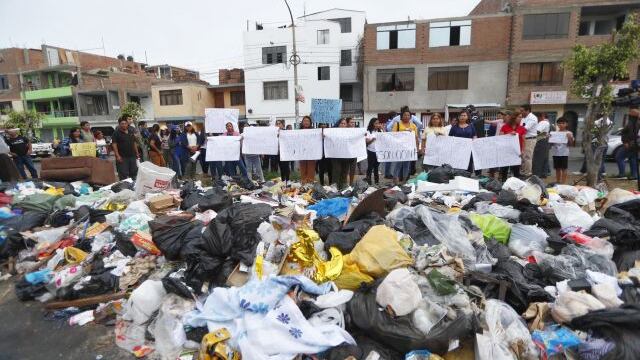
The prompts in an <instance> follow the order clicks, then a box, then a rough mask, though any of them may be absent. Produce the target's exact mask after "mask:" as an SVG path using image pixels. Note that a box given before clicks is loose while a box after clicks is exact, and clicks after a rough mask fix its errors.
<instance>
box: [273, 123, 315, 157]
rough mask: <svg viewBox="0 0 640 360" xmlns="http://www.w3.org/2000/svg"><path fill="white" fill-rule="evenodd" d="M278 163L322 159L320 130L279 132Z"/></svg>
mask: <svg viewBox="0 0 640 360" xmlns="http://www.w3.org/2000/svg"><path fill="white" fill-rule="evenodd" d="M278 136H279V139H280V161H296V160H319V159H322V129H305V130H285V131H280V133H279V135H278Z"/></svg>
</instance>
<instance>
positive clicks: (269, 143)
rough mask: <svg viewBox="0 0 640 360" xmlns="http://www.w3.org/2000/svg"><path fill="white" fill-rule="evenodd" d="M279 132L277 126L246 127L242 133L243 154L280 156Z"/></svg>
mask: <svg viewBox="0 0 640 360" xmlns="http://www.w3.org/2000/svg"><path fill="white" fill-rule="evenodd" d="M278 130H279V129H278V128H277V127H276V126H251V127H245V128H244V132H243V133H242V153H243V154H254V155H278Z"/></svg>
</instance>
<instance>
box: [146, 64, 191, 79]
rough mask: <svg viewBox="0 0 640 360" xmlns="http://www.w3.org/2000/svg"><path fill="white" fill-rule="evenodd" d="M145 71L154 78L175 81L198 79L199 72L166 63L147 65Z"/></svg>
mask: <svg viewBox="0 0 640 360" xmlns="http://www.w3.org/2000/svg"><path fill="white" fill-rule="evenodd" d="M145 71H146V72H147V73H149V74H153V76H155V77H156V79H164V80H172V81H176V82H187V81H198V80H200V73H198V72H197V71H194V70H189V69H185V68H180V67H177V66H173V65H167V64H165V65H153V66H147V67H146V68H145Z"/></svg>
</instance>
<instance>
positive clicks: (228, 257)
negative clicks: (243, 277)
mask: <svg viewBox="0 0 640 360" xmlns="http://www.w3.org/2000/svg"><path fill="white" fill-rule="evenodd" d="M272 212H273V210H272V208H271V206H269V205H267V204H247V203H236V204H233V205H231V206H230V207H228V208H226V209H224V210H222V211H221V212H219V213H218V215H217V216H216V218H215V219H213V220H212V221H211V222H210V223H209V225H208V226H207V227H206V229H205V231H204V233H203V234H202V237H201V239H202V241H198V242H197V243H196V244H193V246H192V247H190V248H189V253H188V254H187V256H188V258H187V272H186V277H187V283H188V284H190V285H191V284H193V283H190V282H189V281H190V280H194V279H195V280H198V281H211V283H212V284H213V285H216V286H217V285H222V284H224V283H225V282H226V278H227V277H228V275H229V274H231V272H233V269H234V268H235V266H236V265H237V264H238V263H239V262H242V263H244V264H245V265H252V264H253V260H254V258H255V251H256V245H257V244H258V242H259V241H260V235H259V234H258V232H257V229H258V226H260V223H262V222H263V221H266V220H267V219H268V218H269V216H270V215H271V214H272ZM194 285H196V284H194ZM192 287H193V288H194V289H197V286H192ZM196 291H197V290H196Z"/></svg>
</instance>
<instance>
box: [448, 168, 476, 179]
mask: <svg viewBox="0 0 640 360" xmlns="http://www.w3.org/2000/svg"><path fill="white" fill-rule="evenodd" d="M452 175H453V176H452V177H451V179H453V178H455V177H456V176H463V177H468V178H470V177H471V176H473V174H472V173H470V172H468V171H467V170H462V169H453V174H452Z"/></svg>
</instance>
